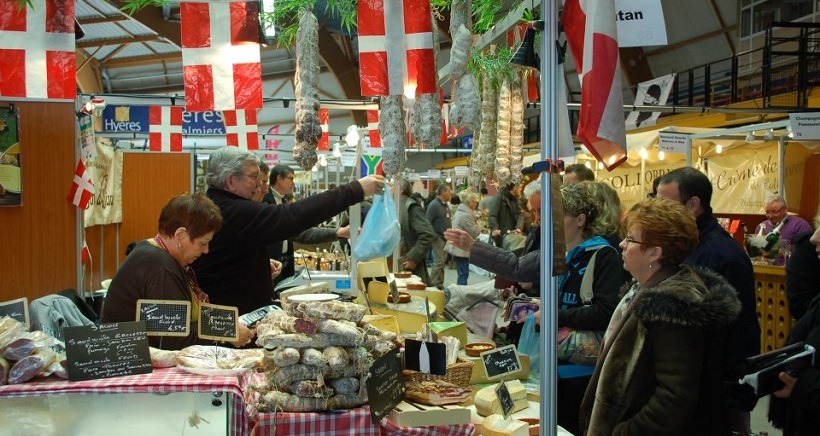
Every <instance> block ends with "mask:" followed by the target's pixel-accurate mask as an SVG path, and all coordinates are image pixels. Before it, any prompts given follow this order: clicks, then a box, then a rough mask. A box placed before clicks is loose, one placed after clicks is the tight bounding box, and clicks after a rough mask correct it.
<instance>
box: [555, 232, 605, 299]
mask: <svg viewBox="0 0 820 436" xmlns="http://www.w3.org/2000/svg"><path fill="white" fill-rule="evenodd" d="M599 245H610V244H609V242H608V241H607V240H606V239H604V238H603V237H601V236H593V237H591V238H589V239H587V240H585V241H584V242H581V243H580V244H578V245H576V246H574V247H572V249H571V250H569V251H568V252H567V257H566V262H567V272H565V273H563V274H561V275H560V276H558V292H561V290H563V289H564V283H566V281H567V279H568V278H569V274H570V269H571V268H570V267H573V268H575V269H576V270H578V273H579V274H581V276H583V275H584V273H585V272H586V269H587V267H586V265H584V267H583V268H578V266H579V265H580V263H581V261H580V259H577V260H576V261H575V262H573V261H572V260H573V259H575V257H576V256H578V257H580V256H579V255H580V254H581V253H583V252H584V251H586V249H587V248H589V247H595V246H599Z"/></svg>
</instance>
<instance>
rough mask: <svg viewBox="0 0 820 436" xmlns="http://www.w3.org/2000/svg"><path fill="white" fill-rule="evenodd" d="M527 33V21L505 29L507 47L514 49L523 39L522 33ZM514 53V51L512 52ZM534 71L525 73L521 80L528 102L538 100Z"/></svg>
mask: <svg viewBox="0 0 820 436" xmlns="http://www.w3.org/2000/svg"><path fill="white" fill-rule="evenodd" d="M525 33H527V23H519V24H518V25H517V26H515V27H513V28H512V29H510V30H508V31H507V47H509V48H510V49H511V50H515V49H516V47H515V46H516V45H517V44H519V42H520V41H521V40H522V39H524V34H525ZM513 53H515V52H513ZM536 74H537V73H536V72H530V73H529V74H527V75H526V78H525V79H526V80H523V81H522V86H523V87H524V95H525V96H526V98H527V102H528V103H532V102H534V101H538V81H537V80H536V77H535V76H536Z"/></svg>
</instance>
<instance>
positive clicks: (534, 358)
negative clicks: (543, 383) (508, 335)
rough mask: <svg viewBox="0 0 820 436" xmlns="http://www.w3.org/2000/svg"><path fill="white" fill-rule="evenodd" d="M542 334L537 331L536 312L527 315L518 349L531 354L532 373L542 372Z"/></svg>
mask: <svg viewBox="0 0 820 436" xmlns="http://www.w3.org/2000/svg"><path fill="white" fill-rule="evenodd" d="M539 339H541V335H540V334H539V333H538V332H536V331H535V313H531V314H529V315H527V320H526V321H524V327H523V328H522V329H521V337H520V339H519V340H518V351H520V352H521V353H524V354H526V355H528V356H530V373H534V374H540V373H541V341H540V340H539Z"/></svg>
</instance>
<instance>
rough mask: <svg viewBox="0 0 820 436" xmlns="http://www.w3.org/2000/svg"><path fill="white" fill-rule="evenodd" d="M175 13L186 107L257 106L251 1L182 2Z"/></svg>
mask: <svg viewBox="0 0 820 436" xmlns="http://www.w3.org/2000/svg"><path fill="white" fill-rule="evenodd" d="M180 13H181V17H182V23H181V30H182V72H183V79H184V81H185V108H186V110H188V111H189V112H199V111H210V110H235V109H259V108H261V107H262V65H261V63H260V55H259V9H258V6H257V3H256V2H220V3H188V2H183V3H181V4H180Z"/></svg>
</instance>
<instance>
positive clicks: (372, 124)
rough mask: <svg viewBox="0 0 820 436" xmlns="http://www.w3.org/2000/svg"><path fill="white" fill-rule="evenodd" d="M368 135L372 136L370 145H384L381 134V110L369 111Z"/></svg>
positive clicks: (375, 146) (377, 146)
mask: <svg viewBox="0 0 820 436" xmlns="http://www.w3.org/2000/svg"><path fill="white" fill-rule="evenodd" d="M367 135H368V136H369V137H370V146H371V147H374V148H379V147H381V146H382V137H381V136H379V111H377V110H369V111H367Z"/></svg>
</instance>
